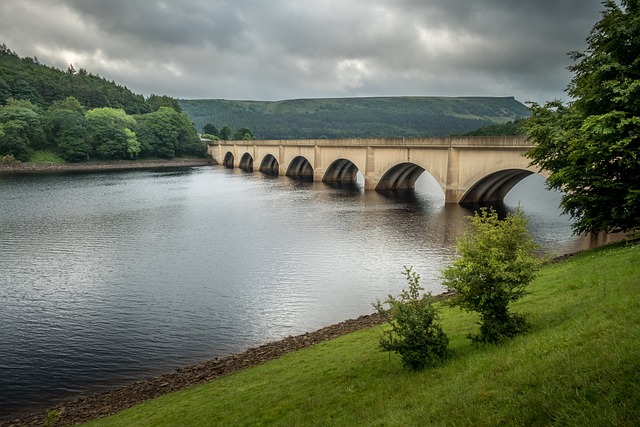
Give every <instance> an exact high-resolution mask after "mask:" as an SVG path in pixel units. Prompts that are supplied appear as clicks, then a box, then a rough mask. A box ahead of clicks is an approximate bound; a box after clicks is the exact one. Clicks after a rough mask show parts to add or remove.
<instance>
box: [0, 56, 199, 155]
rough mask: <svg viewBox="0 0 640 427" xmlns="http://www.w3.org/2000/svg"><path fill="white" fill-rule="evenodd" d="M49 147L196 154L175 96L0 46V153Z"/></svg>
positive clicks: (194, 137) (62, 151) (66, 151)
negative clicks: (55, 65)
mask: <svg viewBox="0 0 640 427" xmlns="http://www.w3.org/2000/svg"><path fill="white" fill-rule="evenodd" d="M36 151H49V152H52V153H54V154H55V155H58V156H59V157H61V158H62V159H64V160H65V161H68V162H80V161H86V160H91V159H136V158H158V157H159V158H167V159H171V158H174V157H177V156H178V157H179V156H202V155H204V154H205V152H206V146H205V145H204V144H203V143H202V142H201V140H200V137H199V135H198V133H197V132H196V130H195V128H194V126H193V123H191V121H190V119H189V118H188V117H187V116H186V115H185V114H184V113H183V112H182V110H181V108H180V105H179V104H178V101H177V100H176V99H174V98H171V97H168V96H164V95H151V96H149V97H148V98H145V97H144V96H142V95H138V94H135V93H133V92H132V91H130V90H129V89H127V88H126V87H123V86H120V85H118V84H116V83H115V82H113V81H111V82H110V81H107V80H106V79H105V78H102V77H100V76H97V75H93V74H91V73H89V72H87V71H86V70H84V69H80V70H75V68H74V67H73V65H69V68H68V69H67V70H66V71H62V70H59V69H56V68H53V67H49V66H46V65H43V64H41V63H40V62H39V61H38V59H37V58H29V57H25V58H21V57H19V56H18V54H16V53H15V52H12V51H11V50H10V49H9V48H8V47H7V46H6V45H4V44H2V45H1V46H0V159H3V160H4V161H13V160H19V161H29V160H30V159H31V158H32V156H33V154H34V153H35V152H36Z"/></svg>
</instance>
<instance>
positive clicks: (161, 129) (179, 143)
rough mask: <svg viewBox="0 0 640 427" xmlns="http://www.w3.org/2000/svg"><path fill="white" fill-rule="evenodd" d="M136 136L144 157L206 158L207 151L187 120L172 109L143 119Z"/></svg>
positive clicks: (165, 109)
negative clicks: (198, 156)
mask: <svg viewBox="0 0 640 427" xmlns="http://www.w3.org/2000/svg"><path fill="white" fill-rule="evenodd" d="M136 134H137V135H138V139H139V141H140V146H141V155H142V156H152V157H163V158H167V159H172V158H174V157H175V156H176V155H185V154H192V155H193V154H195V155H202V154H203V153H204V151H206V147H205V146H204V144H203V143H202V142H201V141H200V138H199V137H198V134H197V132H196V130H195V129H194V127H193V125H192V124H191V122H190V121H189V119H188V118H187V116H186V115H184V114H183V113H180V112H178V111H176V110H174V109H172V108H169V107H160V108H159V109H158V110H157V111H155V112H153V113H148V114H144V115H142V116H139V117H138V120H137V127H136Z"/></svg>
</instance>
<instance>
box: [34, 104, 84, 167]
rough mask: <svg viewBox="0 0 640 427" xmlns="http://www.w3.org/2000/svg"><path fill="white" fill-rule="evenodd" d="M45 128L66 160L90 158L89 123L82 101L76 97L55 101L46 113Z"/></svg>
mask: <svg viewBox="0 0 640 427" xmlns="http://www.w3.org/2000/svg"><path fill="white" fill-rule="evenodd" d="M45 129H46V133H47V137H48V138H50V139H51V140H53V142H54V143H55V145H56V147H57V151H58V153H59V154H60V155H61V156H62V157H63V158H64V159H65V160H66V161H68V162H80V161H83V160H88V159H89V153H90V151H91V144H89V125H88V123H87V119H86V117H85V111H84V107H83V106H82V104H80V101H78V100H77V99H75V98H74V97H67V98H66V99H64V100H62V101H54V102H53V104H51V106H50V107H49V108H48V109H47V112H46V114H45Z"/></svg>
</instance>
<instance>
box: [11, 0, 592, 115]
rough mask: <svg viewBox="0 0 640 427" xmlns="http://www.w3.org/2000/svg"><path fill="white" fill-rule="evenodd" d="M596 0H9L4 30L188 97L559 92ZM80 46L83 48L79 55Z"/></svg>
mask: <svg viewBox="0 0 640 427" xmlns="http://www.w3.org/2000/svg"><path fill="white" fill-rule="evenodd" d="M600 9H601V4H600V2H599V0H539V1H536V2H533V1H526V2H525V1H520V2H514V1H512V0H476V1H474V2H469V1H462V0H351V1H348V2H345V1H343V0H342V1H341V0H304V1H292V0H273V1H270V2H268V3H267V2H263V1H258V0H237V1H205V0H185V1H175V0H164V1H160V0H148V1H144V0H138V1H131V0H129V1H125V0H109V1H108V2H107V1H99V0H58V1H53V0H40V1H36V0H31V1H28V0H3V2H2V3H0V41H3V42H6V43H7V45H8V46H9V47H10V48H11V49H13V50H16V51H17V52H18V53H19V54H20V55H23V56H25V55H26V56H34V55H37V56H38V57H39V59H40V60H41V61H43V62H47V63H49V64H51V65H55V66H60V67H66V65H67V64H68V62H69V61H70V60H76V61H80V62H82V63H80V64H76V65H77V67H82V68H86V69H87V70H89V71H91V72H94V73H98V74H100V75H103V76H105V77H107V78H108V79H110V80H111V79H113V80H116V81H118V82H119V83H121V84H124V85H127V86H128V87H129V88H131V89H133V90H135V91H137V92H142V93H144V94H149V93H165V94H168V95H171V96H176V97H182V98H237V99H284V98H300V97H320V96H387V95H450V96H462V95H495V96H506V95H514V96H516V97H517V98H518V99H520V100H528V99H531V100H536V101H541V102H542V101H544V100H546V99H552V98H557V97H562V96H563V89H564V88H565V86H566V85H567V83H568V81H569V79H570V77H571V76H570V74H569V73H568V72H567V71H566V69H565V68H566V67H567V66H568V65H570V61H569V58H568V56H567V52H568V51H571V50H582V49H583V48H584V46H585V44H584V40H585V38H586V36H587V35H588V32H589V30H590V29H591V27H592V26H593V24H594V23H595V22H596V21H597V19H598V18H599V11H600ZM74 58H75V59H74Z"/></svg>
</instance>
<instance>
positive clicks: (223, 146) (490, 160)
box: [208, 137, 544, 203]
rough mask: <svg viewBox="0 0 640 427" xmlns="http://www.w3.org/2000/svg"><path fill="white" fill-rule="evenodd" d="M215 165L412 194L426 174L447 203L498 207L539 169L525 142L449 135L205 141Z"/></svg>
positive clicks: (528, 145)
mask: <svg viewBox="0 0 640 427" xmlns="http://www.w3.org/2000/svg"><path fill="white" fill-rule="evenodd" d="M208 146H209V148H208V150H209V154H211V156H212V157H213V159H214V161H215V162H217V163H219V164H223V165H225V166H227V167H231V168H233V167H239V168H241V169H243V170H245V171H252V172H253V171H260V172H263V173H267V174H273V175H286V176H289V177H292V178H301V179H308V180H310V181H323V182H326V183H354V182H355V181H356V179H357V173H358V171H360V172H361V173H362V175H363V176H364V188H365V189H366V190H379V191H384V190H411V189H413V188H414V185H415V182H416V180H417V179H418V177H419V176H420V175H421V174H422V173H423V172H425V171H426V172H427V173H429V174H430V175H431V176H433V177H434V178H435V180H436V181H437V182H438V184H439V185H440V187H441V188H442V191H443V192H444V195H445V201H446V202H447V203H478V202H495V201H501V200H502V199H503V198H504V196H505V195H506V194H507V193H508V192H509V190H511V188H513V186H514V185H516V184H517V183H518V182H519V181H520V180H522V179H523V178H525V177H526V176H528V175H530V174H532V173H539V171H538V170H537V169H536V168H534V167H531V166H529V160H528V159H527V158H525V157H524V156H523V155H524V153H525V152H526V151H527V150H528V149H529V148H530V147H531V143H530V142H529V141H527V140H526V139H525V138H524V137H446V138H407V139H405V138H381V139H314V140H265V141H261V140H249V141H208ZM543 175H544V173H543Z"/></svg>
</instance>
